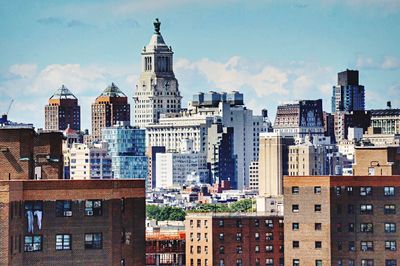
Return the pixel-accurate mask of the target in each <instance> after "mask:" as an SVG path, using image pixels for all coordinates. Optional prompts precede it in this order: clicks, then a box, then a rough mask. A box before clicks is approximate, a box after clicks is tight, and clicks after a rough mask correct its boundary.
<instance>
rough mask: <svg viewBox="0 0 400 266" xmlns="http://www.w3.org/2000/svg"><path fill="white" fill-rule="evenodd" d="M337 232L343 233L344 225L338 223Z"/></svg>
mask: <svg viewBox="0 0 400 266" xmlns="http://www.w3.org/2000/svg"><path fill="white" fill-rule="evenodd" d="M336 231H338V232H342V223H337V224H336Z"/></svg>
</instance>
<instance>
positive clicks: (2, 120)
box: [0, 99, 14, 123]
mask: <svg viewBox="0 0 400 266" xmlns="http://www.w3.org/2000/svg"><path fill="white" fill-rule="evenodd" d="M13 102H14V99H11V102H10V104H9V105H8V108H7V111H6V112H5V113H3V115H2V116H1V117H0V123H7V121H8V112H10V109H11V105H12V104H13Z"/></svg>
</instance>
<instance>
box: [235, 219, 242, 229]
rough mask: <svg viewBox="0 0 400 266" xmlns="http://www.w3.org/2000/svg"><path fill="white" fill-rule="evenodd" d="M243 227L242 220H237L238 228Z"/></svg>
mask: <svg viewBox="0 0 400 266" xmlns="http://www.w3.org/2000/svg"><path fill="white" fill-rule="evenodd" d="M242 226H243V225H242V221H241V220H237V221H236V227H238V228H240V227H242Z"/></svg>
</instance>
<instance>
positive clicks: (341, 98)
mask: <svg viewBox="0 0 400 266" xmlns="http://www.w3.org/2000/svg"><path fill="white" fill-rule="evenodd" d="M364 110H365V91H364V86H362V85H360V84H359V81H358V70H349V69H347V70H346V71H343V72H340V73H338V84H337V86H334V87H333V93H332V113H335V112H339V111H345V112H351V111H364Z"/></svg>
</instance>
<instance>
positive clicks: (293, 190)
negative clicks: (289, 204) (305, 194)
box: [292, 187, 300, 194]
mask: <svg viewBox="0 0 400 266" xmlns="http://www.w3.org/2000/svg"><path fill="white" fill-rule="evenodd" d="M299 191H300V189H299V187H292V194H299Z"/></svg>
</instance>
